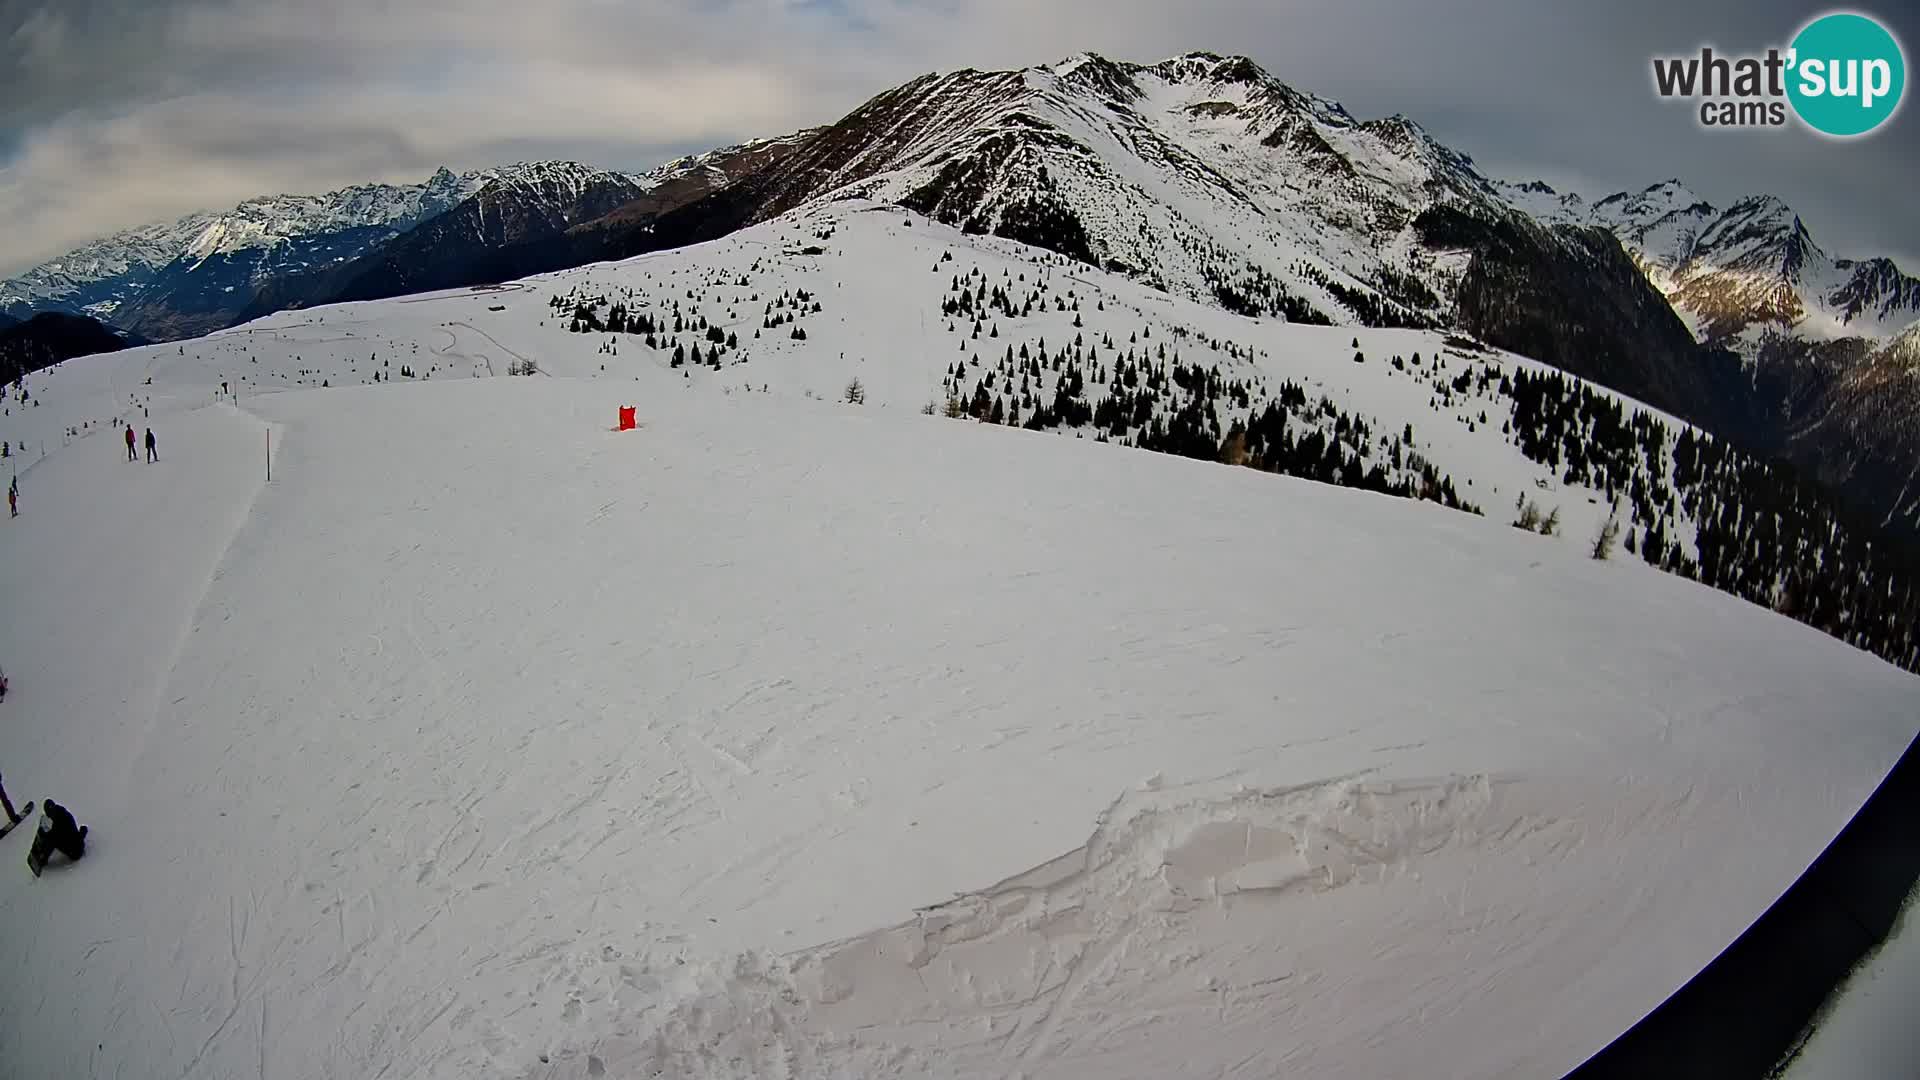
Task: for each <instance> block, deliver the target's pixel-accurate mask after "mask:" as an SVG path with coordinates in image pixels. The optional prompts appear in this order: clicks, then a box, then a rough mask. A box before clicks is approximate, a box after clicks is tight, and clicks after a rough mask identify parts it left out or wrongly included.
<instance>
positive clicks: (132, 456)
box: [127, 424, 140, 461]
mask: <svg viewBox="0 0 1920 1080" xmlns="http://www.w3.org/2000/svg"><path fill="white" fill-rule="evenodd" d="M127 460H128V461H139V460H140V456H139V455H138V454H136V453H134V439H133V425H132V424H128V425H127Z"/></svg>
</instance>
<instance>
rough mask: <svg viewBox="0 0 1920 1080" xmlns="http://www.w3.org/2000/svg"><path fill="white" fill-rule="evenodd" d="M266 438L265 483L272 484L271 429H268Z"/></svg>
mask: <svg viewBox="0 0 1920 1080" xmlns="http://www.w3.org/2000/svg"><path fill="white" fill-rule="evenodd" d="M265 434H266V436H267V483H269V484H271V483H273V429H272V428H268V429H267V430H266V432H265Z"/></svg>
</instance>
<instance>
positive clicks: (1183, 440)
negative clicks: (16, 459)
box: [0, 200, 1920, 666]
mask: <svg viewBox="0 0 1920 1080" xmlns="http://www.w3.org/2000/svg"><path fill="white" fill-rule="evenodd" d="M131 355H133V356H135V357H140V358H144V362H147V363H150V364H151V365H152V367H151V370H150V371H149V372H148V374H149V375H152V376H154V377H155V378H156V382H157V383H160V384H163V385H172V386H180V385H193V386H195V387H196V388H198V389H197V391H196V392H198V393H201V394H205V393H206V392H207V391H206V389H205V388H207V387H210V386H216V385H217V384H218V383H220V382H221V381H227V382H229V383H230V385H231V386H232V387H233V388H235V389H236V390H238V391H239V392H240V393H242V394H246V393H252V392H257V391H259V390H262V389H279V388H284V387H289V386H293V387H298V386H321V385H326V386H342V385H348V384H354V383H372V382H376V381H379V382H386V381H395V380H399V381H406V380H415V379H419V380H430V379H433V378H446V377H449V376H455V377H459V376H470V375H506V374H511V373H515V372H518V371H521V370H525V369H526V368H527V367H528V366H529V365H531V367H533V368H535V369H537V370H539V371H540V372H542V373H545V374H549V375H560V376H578V377H587V378H596V379H613V380H625V379H628V378H635V377H639V376H641V375H643V374H646V373H649V372H656V373H657V372H660V371H668V372H676V371H677V373H678V375H679V377H680V378H681V380H682V381H683V382H684V383H686V384H688V385H689V386H696V385H697V386H708V385H712V386H717V387H718V388H720V389H721V390H722V391H723V392H727V393H740V394H745V393H773V394H778V395H784V396H788V397H801V398H808V397H812V398H817V399H821V400H833V399H839V398H842V397H844V396H846V395H847V392H848V389H849V384H850V383H851V382H852V381H853V380H855V379H858V380H859V381H860V383H861V387H860V394H861V396H863V397H864V398H865V399H866V400H867V401H868V402H869V403H870V404H873V405H876V406H889V407H893V408H903V409H913V410H923V411H929V412H933V413H938V414H948V415H955V416H972V417H975V418H977V419H981V420H987V421H990V422H993V423H998V424H1005V425H1008V426H1014V427H1026V428H1030V429H1037V430H1046V431H1052V432H1056V433H1060V434H1066V435H1071V436H1076V437H1079V438H1085V439H1092V440H1101V441H1114V442H1119V443H1123V444H1126V445H1130V446H1136V447H1142V448H1146V449H1153V450H1161V451H1166V452H1171V453H1176V454H1182V455H1185V456H1190V457H1200V458H1205V459H1208V460H1226V461H1232V462H1235V463H1239V464H1245V465H1250V466H1252V467H1255V468H1259V469H1263V470H1265V471H1269V472H1279V473H1286V474H1290V475H1295V476H1302V477H1307V478H1310V479H1317V480H1322V481H1325V482H1330V483H1338V484H1342V485H1344V486H1349V487H1361V488H1366V489H1370V490H1374V491H1378V492H1384V493H1390V494H1396V495H1401V496H1405V497H1410V498H1415V499H1423V500H1430V501H1434V502H1438V503H1442V504H1444V505H1446V506H1449V507H1453V508H1456V509H1464V510H1468V511H1470V512H1474V513H1481V514H1485V515H1488V516H1490V517H1491V518H1493V519H1494V520H1498V521H1504V522H1510V523H1515V524H1528V525H1530V526H1532V527H1534V528H1536V529H1539V530H1549V531H1551V532H1552V533H1553V534H1554V535H1552V536H1543V537H1541V539H1540V542H1541V543H1543V544H1557V545H1559V546H1561V547H1564V548H1568V549H1570V550H1576V551H1584V550H1586V549H1587V548H1588V547H1589V546H1590V545H1591V544H1592V543H1593V541H1594V539H1595V536H1596V534H1597V533H1598V532H1599V531H1600V530H1601V528H1602V526H1603V525H1604V524H1605V523H1606V522H1607V521H1609V520H1610V519H1611V520H1613V521H1614V522H1615V523H1616V524H1617V527H1618V530H1619V535H1618V540H1619V542H1620V547H1621V552H1620V554H1621V555H1622V556H1624V557H1630V558H1638V559H1640V560H1641V561H1644V562H1646V563H1649V564H1652V565H1654V566H1658V567H1660V568H1662V569H1666V570H1670V571H1673V572H1676V573H1681V574H1683V575H1686V576H1689V577H1694V578H1697V579H1699V580H1702V581H1705V582H1707V583H1709V584H1713V585H1715V586H1716V587H1719V588H1723V589H1726V590H1728V591H1731V592H1734V593H1736V594H1737V595H1741V596H1744V597H1746V598H1747V599H1749V600H1752V601H1754V602H1755V603H1759V604H1762V605H1764V606H1768V607H1775V608H1778V609H1779V610H1782V611H1787V612H1790V613H1792V614H1793V615H1794V616H1795V617H1797V618H1801V619H1803V620H1804V621H1808V622H1811V623H1813V624H1814V625H1816V626H1820V627H1821V628H1823V629H1826V630H1828V632H1830V633H1833V634H1835V635H1836V636H1841V637H1843V638H1845V639H1846V640H1849V641H1851V642H1853V643H1855V644H1857V645H1860V646H1861V647H1862V648H1868V649H1871V650H1872V651H1875V652H1877V653H1879V654H1880V655H1882V656H1884V657H1886V658H1888V659H1890V660H1893V661H1894V662H1896V663H1900V664H1903V665H1907V666H1916V665H1920V640H1917V639H1916V638H1915V636H1914V632H1913V620H1912V619H1910V618H1909V617H1908V614H1909V613H1910V612H1913V611H1914V610H1916V606H1917V605H1920V591H1916V589H1915V587H1914V583H1913V582H1912V581H1910V580H1908V579H1907V578H1906V577H1905V576H1904V574H1903V573H1902V572H1901V569H1900V567H1899V566H1898V564H1897V562H1895V561H1889V560H1890V558H1891V555H1892V554H1894V553H1890V552H1888V551H1885V550H1881V551H1878V552H1876V551H1875V550H1874V549H1872V548H1871V547H1870V546H1868V547H1862V546H1861V543H1860V541H1862V540H1865V539H1868V538H1865V537H1861V536H1859V535H1858V534H1857V533H1854V532H1852V531H1851V530H1852V526H1851V525H1850V524H1849V523H1848V521H1847V519H1845V518H1844V517H1842V516H1837V515H1836V511H1835V510H1834V509H1833V507H1832V505H1831V504H1830V502H1828V501H1825V500H1823V499H1822V498H1821V497H1819V495H1818V493H1817V492H1813V491H1811V490H1808V489H1804V487H1796V486H1794V482H1793V481H1791V480H1790V479H1782V478H1781V477H1779V476H1777V475H1775V474H1774V473H1772V472H1771V471H1770V470H1769V468H1768V467H1767V466H1766V465H1765V464H1764V463H1762V462H1759V461H1756V460H1754V459H1752V458H1750V457H1748V456H1746V455H1743V454H1740V453H1738V452H1737V451H1733V450H1732V449H1730V448H1728V447H1726V446H1724V445H1723V444H1720V443H1719V442H1718V441H1716V440H1713V439H1711V438H1708V437H1706V436H1704V435H1702V434H1701V433H1700V432H1698V431H1697V430H1695V429H1692V428H1690V427H1689V426H1688V425H1686V424H1684V423H1682V422H1680V421H1677V420H1675V419H1674V418H1672V417H1669V416H1664V415H1661V414H1659V413H1657V412H1655V411H1653V410H1648V409H1646V408H1644V407H1642V406H1639V405H1637V404H1636V403H1633V402H1631V401H1625V400H1624V399H1621V398H1619V397H1618V396H1617V395H1614V394H1611V393H1609V392H1606V391H1604V390H1596V389H1595V388H1591V387H1586V386H1584V384H1581V383H1579V382H1578V381H1577V380H1570V379H1567V378H1565V377H1564V376H1562V375H1560V374H1559V373H1556V372H1554V371H1552V370H1551V369H1549V368H1547V367H1545V366H1544V365H1541V364H1538V363H1534V362H1532V361H1529V360H1526V359H1524V358H1520V357H1516V356H1512V355H1510V354H1506V353H1502V352H1499V351H1497V350H1491V349H1487V348H1485V347H1483V346H1480V345H1477V344H1475V343H1474V342H1472V341H1469V340H1467V339H1464V338H1460V337H1457V336H1453V335H1449V334H1446V333H1443V332H1439V331H1414V330H1374V329H1365V328H1359V329H1356V328H1351V327H1348V328H1331V327H1314V326H1300V325H1296V324H1287V323H1281V322H1273V321H1261V320H1252V319H1247V318H1244V317H1241V316H1236V315H1233V314H1231V313H1228V312H1225V311H1222V310H1220V309H1218V308H1217V307H1213V306H1211V305H1208V304H1203V303H1199V302H1195V301H1186V300H1177V299H1172V298H1169V297H1167V296H1165V295H1164V294H1161V293H1159V292H1157V291H1155V290H1153V289H1151V288H1148V287H1146V286H1144V285H1141V284H1139V283H1137V282H1133V281H1130V280H1127V279H1125V278H1122V277H1119V276H1117V275H1113V274H1108V273H1103V272H1100V271H1095V270H1092V269H1090V268H1087V267H1084V266H1080V265H1077V264H1074V263H1071V262H1069V261H1068V260H1065V259H1063V258H1061V257H1059V256H1057V255H1054V254H1052V253H1050V252H1045V251H1039V250H1036V249H1033V248H1029V247H1025V246H1022V245H1018V244H1015V243H1012V242H1010V241H1006V240H1002V239H998V238H990V237H981V236H977V235H967V234H964V233H962V232H960V231H959V230H955V229H952V228H950V227H945V226H941V225H938V224H936V223H932V222H929V221H928V220H927V219H925V218H922V217H918V216H915V215H908V214H905V213H903V212H901V211H899V210H897V209H892V208H888V207H884V206H880V205H876V204H872V203H867V202H862V201H858V200H837V201H834V202H830V203H825V204H821V205H819V206H816V207H814V208H811V209H805V210H802V211H799V212H796V213H795V214H792V215H789V216H787V217H784V218H782V219H779V220H777V221H774V222H770V223H767V224H765V225H762V226H757V227H754V228H751V229H748V230H746V231H743V232H741V233H738V234H736V235H734V236H731V237H729V238H727V239H725V240H722V241H718V242H715V243H712V244H707V245H701V246H698V247H695V248H690V249H685V250H681V251H671V252H662V253H658V254H655V255H652V256H647V257H643V258H639V259H634V260H630V261H627V262H624V263H618V264H601V265H594V266H588V267H581V268H578V269H575V270H570V271H564V272H561V273H558V274H553V275H547V276H543V277H537V278H532V279H528V280H526V281H523V282H516V283H512V284H510V285H507V286H503V287H499V288H490V289H484V290H468V291H460V292H456V293H448V294H433V295H428V296H423V297H414V298H407V299H404V300H400V301H394V302H379V303H374V304H370V305H369V304H345V305H337V306H331V307H326V308H318V309H312V310H306V311H297V312H283V313H280V314H277V315H274V316H271V317H268V318H265V319H262V320H259V321H257V322H254V323H251V324H248V325H247V326H244V327H240V328H237V329H235V330H232V331H227V332H223V333H220V334H216V335H213V336H211V337H208V338H205V339H201V340H200V341H197V342H189V343H184V344H181V345H170V346H161V347H156V348H154V349H150V350H139V351H136V352H134V353H133V354H131ZM143 377H144V376H143ZM39 385H40V384H39V382H38V381H37V380H35V381H33V383H32V385H31V387H30V389H37V388H38V387H39ZM147 393H149V391H146V390H145V389H144V388H141V387H128V388H125V389H124V390H122V391H121V396H115V397H113V398H111V399H107V398H100V397H91V398H69V399H66V400H60V399H59V398H54V397H43V398H42V404H43V405H45V406H48V407H49V411H42V409H41V406H33V407H32V408H31V409H30V410H24V411H23V412H22V414H21V416H20V418H19V420H17V421H13V422H12V426H11V428H10V429H8V430H10V431H12V432H13V433H15V434H16V436H17V440H16V441H17V443H24V444H25V445H26V446H27V447H28V452H29V453H30V454H31V453H37V452H39V450H40V449H41V448H42V447H45V446H47V445H57V444H58V443H60V442H62V441H64V440H66V439H69V438H73V437H77V436H79V435H83V434H85V433H86V432H88V431H89V430H92V428H91V427H89V425H101V424H109V425H110V424H111V422H112V420H113V415H114V414H115V413H116V411H119V410H123V409H124V408H125V407H127V406H129V405H131V406H136V407H137V406H140V405H143V404H144V403H145V395H146V394H147ZM76 410H78V411H76ZM0 437H4V436H0ZM1762 517H1771V518H1772V519H1773V524H1772V525H1771V526H1770V527H1768V528H1767V529H1764V530H1762V529H1759V528H1757V525H1756V523H1757V521H1758V520H1759V519H1760V518H1762ZM1549 521H1550V522H1551V523H1552V524H1551V526H1549V525H1548V524H1547V523H1548V522H1549ZM1702 522H1705V523H1706V525H1707V533H1706V534H1705V535H1704V537H1703V535H1702V533H1701V531H1700V530H1701V525H1702ZM1869 586H1872V587H1876V588H1878V589H1881V590H1886V591H1887V592H1886V595H1884V596H1875V595H1874V594H1873V588H1869Z"/></svg>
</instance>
